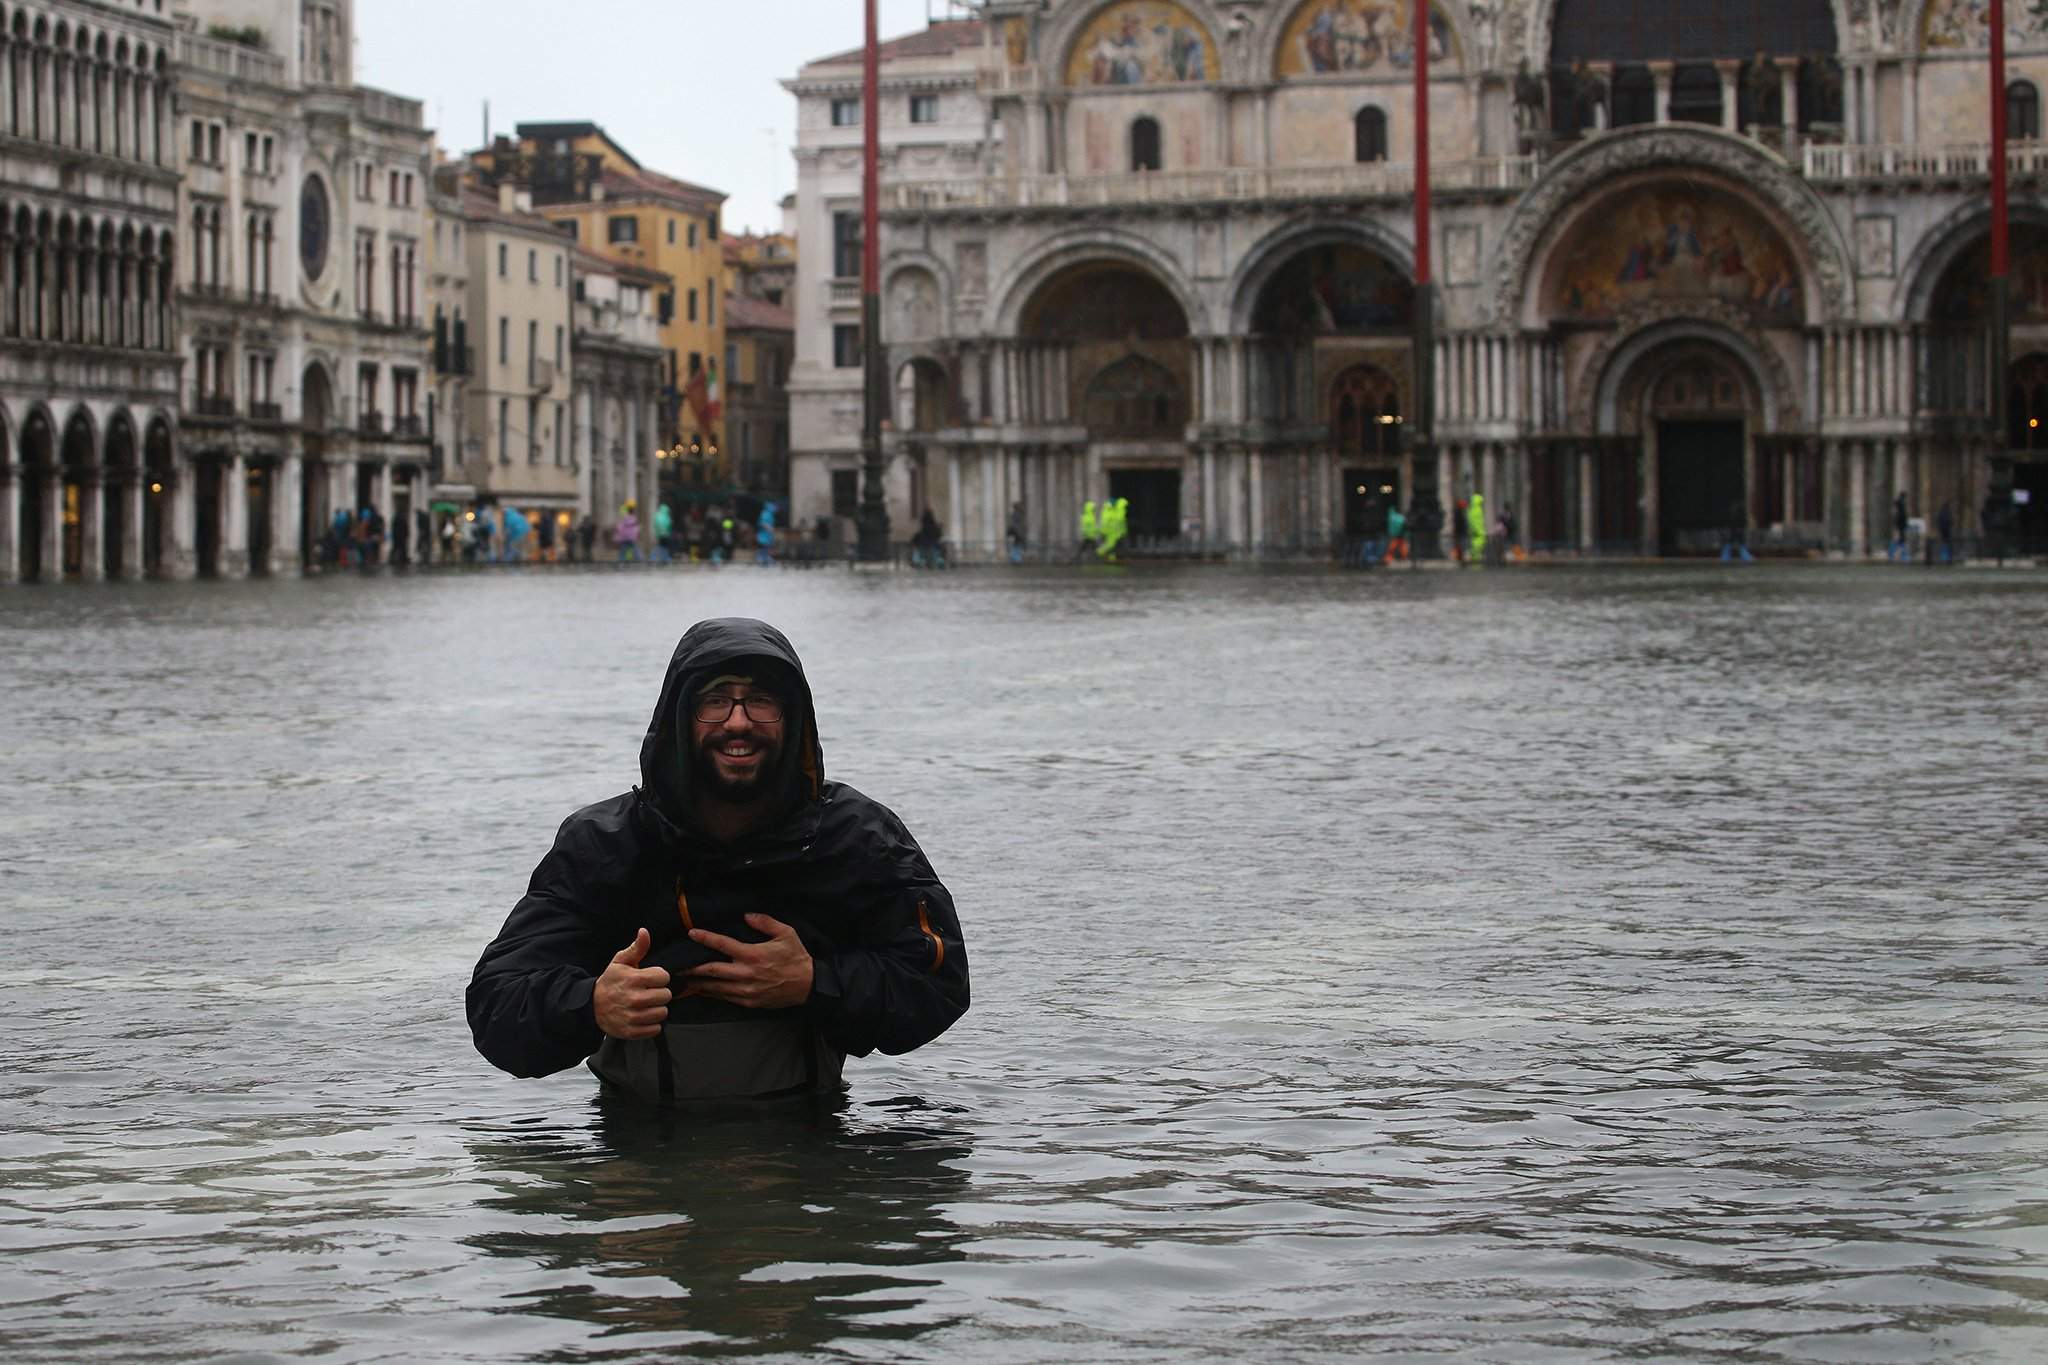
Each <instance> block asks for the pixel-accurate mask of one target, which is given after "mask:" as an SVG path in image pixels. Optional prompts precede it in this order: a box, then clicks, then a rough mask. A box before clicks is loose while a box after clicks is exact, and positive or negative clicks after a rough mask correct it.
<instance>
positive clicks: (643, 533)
mask: <svg viewBox="0 0 2048 1365" xmlns="http://www.w3.org/2000/svg"><path fill="white" fill-rule="evenodd" d="M728 382H730V381H728ZM640 422H641V426H640V449H639V450H638V451H637V452H635V454H634V456H633V458H634V461H635V462H636V463H638V464H639V466H640V470H641V472H642V474H643V475H645V478H644V480H643V482H644V485H645V487H646V489H647V500H646V502H644V503H643V504H641V507H640V543H641V545H642V546H644V547H645V548H646V549H647V550H648V551H650V552H651V551H652V550H653V548H654V512H655V509H656V508H657V507H659V506H660V505H661V457H660V456H659V455H657V454H656V453H655V451H656V446H655V444H654V443H655V442H656V441H658V440H660V439H661V410H660V405H659V404H658V403H656V402H655V398H654V394H653V393H652V392H644V391H643V392H642V393H641V395H640ZM710 434H711V433H709V432H706V433H705V435H706V436H707V437H709V436H710Z"/></svg>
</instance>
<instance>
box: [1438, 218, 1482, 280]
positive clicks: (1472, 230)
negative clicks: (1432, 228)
mask: <svg viewBox="0 0 2048 1365" xmlns="http://www.w3.org/2000/svg"><path fill="white" fill-rule="evenodd" d="M1444 283H1445V284H1447V285H1451V286H1453V287H1459V286H1467V285H1474V284H1477V283H1479V225H1478V224H1477V223H1460V224H1456V225H1454V226H1452V227H1448V228H1445V229H1444Z"/></svg>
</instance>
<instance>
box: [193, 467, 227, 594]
mask: <svg viewBox="0 0 2048 1365" xmlns="http://www.w3.org/2000/svg"><path fill="white" fill-rule="evenodd" d="M192 474H193V490H192V491H193V493H194V495H195V496H194V498H193V504H194V506H193V517H192V521H193V526H192V530H193V536H192V548H193V550H194V552H195V553H196V554H197V555H198V561H199V562H198V569H199V576H200V577H201V578H214V577H217V576H218V575H219V573H220V461H219V460H217V459H203V460H199V461H197V462H196V464H195V467H194V469H193V471H192Z"/></svg>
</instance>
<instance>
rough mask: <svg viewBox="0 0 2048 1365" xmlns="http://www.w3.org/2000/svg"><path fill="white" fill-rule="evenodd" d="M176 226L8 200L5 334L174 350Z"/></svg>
mask: <svg viewBox="0 0 2048 1365" xmlns="http://www.w3.org/2000/svg"><path fill="white" fill-rule="evenodd" d="M173 250H174V247H173V243H172V237H171V233H170V230H169V229H168V228H165V227H162V226H160V225H157V224H152V223H136V222H133V221H130V220H127V219H124V218H118V217H111V216H109V217H99V218H95V217H94V216H93V215H91V214H89V213H88V214H77V215H74V214H71V213H66V212H59V213H52V212H51V211H50V210H49V209H47V208H32V207H31V206H29V205H27V204H20V205H12V206H10V205H8V204H7V203H6V202H5V201H0V335H4V336H7V337H12V338H18V339H20V340H24V341H61V342H71V343H75V344H80V345H87V346H117V347H122V348H125V349H131V350H157V351H168V350H172V349H174V348H175V347H176V345H177V338H176V337H175V336H174V335H173V334H172V325H171V288H172V278H173V274H174V261H173V256H172V252H173Z"/></svg>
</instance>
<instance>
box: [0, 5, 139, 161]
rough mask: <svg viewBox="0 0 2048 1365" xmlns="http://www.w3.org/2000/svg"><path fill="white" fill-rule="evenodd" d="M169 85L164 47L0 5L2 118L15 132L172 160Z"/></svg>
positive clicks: (99, 151)
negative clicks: (169, 127) (169, 129)
mask: <svg viewBox="0 0 2048 1365" xmlns="http://www.w3.org/2000/svg"><path fill="white" fill-rule="evenodd" d="M170 89H171V76H170V70H169V59H168V56H167V54H166V53H165V52H164V50H163V49H162V48H161V47H152V46H150V45H149V44H148V43H146V42H141V41H136V42H134V43H130V41H129V40H128V38H127V36H126V35H124V34H121V33H119V32H115V33H112V34H109V33H108V32H107V31H105V30H96V29H94V28H93V27H91V26H90V25H88V24H84V23H79V24H75V25H74V24H73V23H71V22H70V21H69V20H67V19H65V18H64V17H62V16H59V17H58V18H57V19H56V20H54V21H52V20H51V18H50V17H49V16H48V15H45V14H42V13H40V12H37V11H33V10H29V9H25V8H21V7H18V6H17V7H15V8H14V9H13V11H12V13H11V14H10V13H9V12H8V10H7V9H6V7H4V6H0V121H4V125H5V128H6V131H7V132H9V133H10V134H12V135H13V136H15V137H22V138H30V139H33V140H35V141H38V142H48V143H52V144H54V145H56V146H60V147H71V148H75V149H77V150H79V151H87V152H94V153H97V154H99V155H102V156H114V157H124V158H127V159H129V160H134V161H140V162H143V163H146V164H148V165H152V166H163V165H167V164H169V156H170V146H169V141H168V127H167V121H168V119H169V117H170V108H171V96H170Z"/></svg>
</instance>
